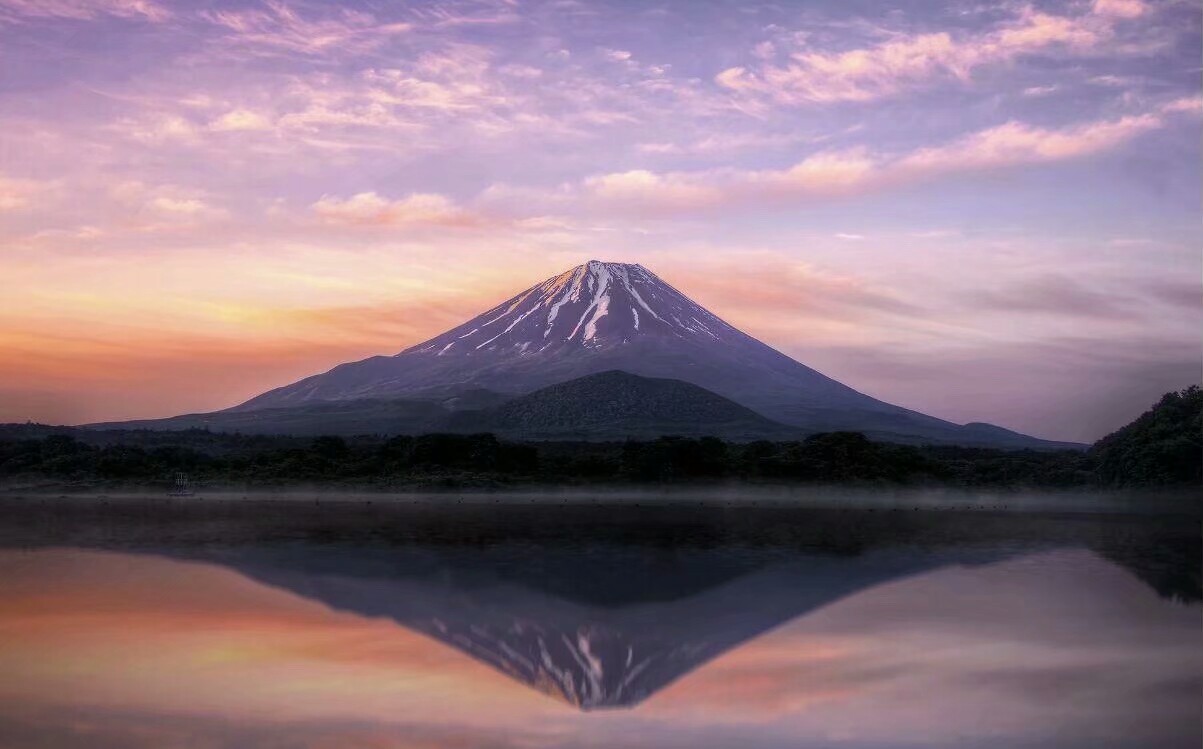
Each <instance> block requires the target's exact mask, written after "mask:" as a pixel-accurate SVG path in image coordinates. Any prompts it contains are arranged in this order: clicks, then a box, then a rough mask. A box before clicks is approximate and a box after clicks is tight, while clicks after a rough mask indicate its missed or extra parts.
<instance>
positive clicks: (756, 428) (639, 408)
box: [452, 371, 800, 439]
mask: <svg viewBox="0 0 1203 749" xmlns="http://www.w3.org/2000/svg"><path fill="white" fill-rule="evenodd" d="M452 423H453V424H456V425H462V426H463V427H466V428H469V429H470V430H473V431H480V430H487V431H493V432H498V433H500V434H504V435H516V436H521V437H523V438H526V439H622V438H625V437H656V436H659V435H664V434H675V435H681V436H699V437H700V436H715V437H723V438H726V439H787V438H790V437H797V436H799V432H800V430H798V429H797V428H790V427H788V426H785V425H784V424H778V423H776V422H773V421H770V420H769V419H766V418H765V417H763V416H761V415H760V414H758V413H756V412H755V411H752V410H751V409H748V408H745V407H743V406H741V405H739V404H738V403H735V402H733V401H731V400H728V399H726V398H723V397H722V396H720V395H716V394H714V393H712V392H710V391H709V390H706V389H704V388H701V387H698V386H697V385H692V384H690V383H687V382H682V381H680V380H669V379H654V378H649V377H639V376H637V375H633V374H629V373H627V372H619V371H612V372H601V373H598V374H594V375H587V376H585V377H580V378H577V379H575V380H569V381H568V382H562V383H559V384H556V385H551V386H548V387H546V388H542V389H541V390H536V391H535V392H533V393H530V394H529V395H524V396H521V397H518V398H515V399H514V400H511V401H509V402H508V403H505V404H503V405H501V406H498V407H497V408H494V409H490V410H488V411H485V412H463V413H460V414H457V416H456V418H455V419H454V420H453V421H452Z"/></svg>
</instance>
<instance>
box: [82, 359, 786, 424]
mask: <svg viewBox="0 0 1203 749" xmlns="http://www.w3.org/2000/svg"><path fill="white" fill-rule="evenodd" d="M498 403H500V405H492V404H498ZM481 405H484V406H487V407H484V408H480V407H476V408H473V407H474V406H481ZM89 426H90V428H92V429H150V430H154V431H169V430H182V429H207V430H209V431H212V432H238V433H241V434H289V435H294V436H317V435H323V434H335V435H342V436H348V437H349V436H354V435H359V434H423V433H426V434H429V433H432V432H458V433H477V432H495V433H497V434H499V435H501V436H504V437H509V438H511V439H528V440H620V439H626V438H628V437H630V438H654V437H658V436H660V435H665V434H673V435H679V436H687V437H704V436H712V437H720V438H723V439H728V440H736V441H739V440H754V439H776V440H783V439H791V438H795V439H796V438H798V437H800V436H801V430H799V429H798V428H796V427H789V426H786V425H784V424H780V423H777V422H774V421H771V420H769V419H766V418H765V417H763V416H761V415H760V414H758V413H756V412H755V411H752V410H751V409H748V408H745V407H744V406H741V405H739V404H738V403H735V402H733V401H730V400H728V399H726V398H723V397H722V396H720V395H716V394H714V393H712V392H710V391H709V390H706V389H704V388H700V387H698V386H697V385H691V384H689V383H687V382H682V381H680V380H667V379H653V378H648V377H639V376H638V375H633V374H629V373H627V372H617V371H614V372H600V373H598V374H594V375H586V376H585V377H580V378H577V379H575V380H569V381H568V382H561V383H557V384H555V385H549V386H548V387H546V388H542V389H540V390H536V391H535V392H533V393H529V394H527V395H523V396H518V397H512V396H511V397H506V396H502V395H499V394H497V393H492V392H491V391H485V390H475V391H467V392H466V393H465V394H464V395H463V396H452V397H447V398H443V399H440V400H430V401H428V400H405V399H394V400H382V399H376V398H362V399H354V400H344V401H314V402H312V403H304V404H301V405H297V406H291V407H280V408H261V409H256V410H253V411H218V412H215V413H201V414H184V415H182V416H173V417H171V418H168V419H146V420H141V421H126V422H116V423H106V424H92V425H89Z"/></svg>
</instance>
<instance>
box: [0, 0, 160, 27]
mask: <svg viewBox="0 0 1203 749" xmlns="http://www.w3.org/2000/svg"><path fill="white" fill-rule="evenodd" d="M100 16H114V17H117V18H128V19H135V20H142V21H151V22H158V21H165V20H167V19H168V18H170V17H171V12H170V11H169V10H168V9H167V8H166V7H164V6H163V5H161V4H159V3H157V2H155V1H154V0H0V22H2V21H6V20H7V21H10V22H12V21H19V20H21V19H26V20H28V19H38V18H42V19H53V18H60V19H74V20H80V21H86V20H92V19H94V18H98V17H100Z"/></svg>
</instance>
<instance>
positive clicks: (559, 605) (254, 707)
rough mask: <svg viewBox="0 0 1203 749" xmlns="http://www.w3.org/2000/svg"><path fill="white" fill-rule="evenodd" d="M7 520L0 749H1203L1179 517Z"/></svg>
mask: <svg viewBox="0 0 1203 749" xmlns="http://www.w3.org/2000/svg"><path fill="white" fill-rule="evenodd" d="M881 496H885V499H881V498H880V497H881ZM0 518H2V519H0V747H4V749H8V748H10V747H13V748H16V747H21V748H24V747H88V748H89V749H93V748H96V747H101V748H104V747H121V748H122V749H125V748H128V747H135V748H137V747H148V748H149V747H156V748H158V747H189V748H191V747H280V748H283V747H315V748H316V747H320V748H326V747H329V748H331V749H332V748H334V747H338V748H340V749H341V748H344V747H455V748H457V749H468V748H475V747H481V748H484V747H488V748H501V747H547V748H555V747H624V746H630V747H682V748H684V747H714V748H715V749H726V748H728V747H740V748H741V749H757V748H759V747H795V746H805V747H848V748H856V749H867V748H869V747H874V748H878V747H880V748H883V749H884V748H886V747H891V748H892V747H899V748H900V747H1082V748H1083V749H1086V748H1087V747H1089V748H1090V749H1099V748H1103V747H1141V748H1145V747H1184V748H1185V747H1190V748H1192V749H1194V748H1195V747H1198V746H1199V745H1200V744H1201V743H1203V729H1201V724H1200V696H1201V694H1203V628H1201V624H1203V616H1201V614H1203V607H1201V606H1200V569H1199V565H1200V556H1201V543H1200V522H1199V514H1198V511H1197V509H1196V508H1195V507H1192V506H1189V505H1188V506H1186V508H1183V507H1182V506H1181V505H1175V506H1169V507H1168V508H1166V507H1160V506H1158V507H1154V506H1153V505H1131V506H1127V505H1124V504H1123V503H1122V502H1115V501H1114V498H1102V497H1100V498H1097V501H1096V502H1093V503H1092V498H1091V497H1089V496H1087V495H1075V496H1073V497H1070V498H1067V499H1064V500H1056V501H1051V502H1050V501H1045V500H1043V499H1042V498H1033V497H1030V496H1024V495H1005V496H994V497H980V496H978V497H974V496H961V497H957V496H949V495H940V496H937V497H935V498H933V497H931V496H919V495H913V496H912V495H905V496H904V495H865V496H864V497H860V498H853V499H849V498H848V497H846V496H843V495H840V494H836V493H829V494H824V493H822V492H817V491H816V492H812V493H811V494H810V495H809V496H807V497H804V498H802V499H799V498H798V497H771V498H768V499H765V498H763V497H761V498H759V499H757V498H756V497H755V496H752V495H750V496H743V495H741V494H740V493H739V492H734V493H726V494H723V493H720V494H707V495H701V494H699V495H696V496H694V495H689V494H674V495H671V496H665V495H648V496H641V495H630V496H621V497H620V496H617V495H615V496H608V495H589V494H580V495H565V496H537V495H513V496H504V495H474V496H466V497H465V496H460V495H453V494H448V495H442V496H424V497H411V498H382V497H372V496H350V495H347V496H341V497H340V496H334V495H313V496H302V495H294V496H287V497H275V498H270V499H265V498H257V497H253V496H252V497H249V498H246V499H241V498H234V497H223V498H213V497H193V498H182V499H172V500H168V499H156V498H137V497H86V498H82V497H76V498H73V497H36V496H34V497H24V498H20V497H14V498H7V499H3V500H0Z"/></svg>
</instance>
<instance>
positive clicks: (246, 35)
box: [202, 0, 413, 55]
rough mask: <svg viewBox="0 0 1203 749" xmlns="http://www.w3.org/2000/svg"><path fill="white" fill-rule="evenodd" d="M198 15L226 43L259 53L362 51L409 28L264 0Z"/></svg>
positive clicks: (360, 14)
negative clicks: (312, 14)
mask: <svg viewBox="0 0 1203 749" xmlns="http://www.w3.org/2000/svg"><path fill="white" fill-rule="evenodd" d="M202 16H203V17H204V18H205V19H207V20H208V21H210V22H211V23H213V24H215V25H216V26H218V27H220V28H223V29H225V30H226V31H227V32H229V33H228V36H227V37H225V41H226V42H227V43H229V44H232V45H235V46H238V47H241V48H244V49H248V50H251V51H253V52H255V53H257V54H263V55H277V54H288V53H295V54H302V55H317V54H330V53H340V54H342V53H346V54H356V53H362V52H366V51H370V50H373V49H375V48H377V47H379V46H380V45H381V44H383V43H384V42H385V41H387V40H388V39H389V38H391V37H394V36H397V35H400V34H406V33H408V32H409V31H410V30H411V29H412V28H413V24H410V23H405V22H399V21H392V22H388V21H382V20H380V19H378V18H377V17H376V16H374V15H372V14H371V13H366V12H363V11H358V10H352V9H349V8H340V9H338V10H337V11H335V12H332V13H329V14H327V15H325V16H323V17H321V18H309V17H307V16H306V15H302V14H301V13H299V12H297V10H295V9H294V8H293V6H291V5H289V4H288V3H285V2H283V1H282V0H267V1H266V2H265V3H264V4H263V9H262V10H259V9H254V10H215V11H205V12H204V13H202Z"/></svg>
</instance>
